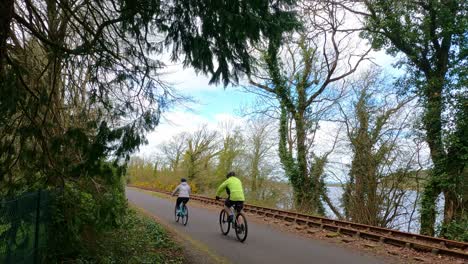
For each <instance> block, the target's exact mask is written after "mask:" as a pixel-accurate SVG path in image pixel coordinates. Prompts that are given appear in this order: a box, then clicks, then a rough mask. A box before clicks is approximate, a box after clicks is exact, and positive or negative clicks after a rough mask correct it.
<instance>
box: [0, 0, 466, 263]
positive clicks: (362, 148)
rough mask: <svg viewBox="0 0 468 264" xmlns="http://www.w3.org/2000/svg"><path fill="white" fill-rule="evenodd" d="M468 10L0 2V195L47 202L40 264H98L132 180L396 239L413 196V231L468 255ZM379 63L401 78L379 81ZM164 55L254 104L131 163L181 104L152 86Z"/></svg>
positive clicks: (442, 3)
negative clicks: (239, 199) (381, 59)
mask: <svg viewBox="0 0 468 264" xmlns="http://www.w3.org/2000/svg"><path fill="white" fill-rule="evenodd" d="M467 5H468V4H467V3H466V1H460V0H425V1H401V0H398V1H397V0H369V1H367V0H366V1H348V0H338V1H328V0H323V1H292V0H277V1H269V0H262V1H248V0H238V1H214V2H213V1H204V0H198V1H177V0H173V1H149V0H121V1H114V0H105V1H69V0H42V1H27V0H5V1H1V2H0V94H1V96H0V194H1V195H2V196H14V195H18V194H21V193H24V192H28V191H32V190H37V189H49V190H53V191H54V192H56V193H57V199H56V201H55V204H54V213H53V214H52V218H51V219H52V220H51V226H50V228H51V230H53V231H54V232H53V233H54V236H51V238H50V240H49V247H48V250H49V252H48V255H47V256H48V258H50V261H53V260H55V261H61V260H65V259H68V260H69V259H76V258H78V257H80V256H85V258H86V256H87V257H89V258H91V259H93V258H98V257H99V255H100V254H99V253H97V252H92V251H90V249H89V243H87V242H89V241H95V240H96V239H97V238H100V237H104V234H109V233H112V232H114V231H115V230H119V228H121V227H122V226H123V225H125V223H128V221H127V220H126V219H127V217H128V215H129V213H128V205H127V203H126V199H125V194H124V185H125V183H126V181H129V182H130V183H134V184H135V183H140V184H153V185H155V186H157V187H160V188H172V187H173V186H174V184H176V183H177V181H178V179H179V178H180V177H182V176H183V177H187V178H188V179H189V181H190V182H191V183H192V184H193V186H194V189H195V190H196V191H198V192H200V193H207V194H208V193H210V192H211V190H212V189H213V188H214V187H215V186H216V185H217V184H218V183H219V182H220V181H222V179H223V177H224V175H225V173H226V172H227V171H229V170H232V169H233V170H236V171H238V172H239V174H240V175H241V177H242V178H243V179H244V185H245V187H246V192H247V193H248V195H247V196H248V198H249V200H251V201H254V202H258V203H263V204H267V205H271V206H275V205H278V202H281V203H282V205H283V206H287V207H291V209H294V210H298V211H302V212H307V213H310V214H317V215H323V214H326V211H327V208H329V210H331V211H332V214H333V217H337V218H340V219H348V220H351V221H356V222H360V223H366V224H372V225H379V226H390V227H392V226H393V225H394V220H395V218H396V217H398V212H399V210H398V208H399V206H402V204H403V203H402V199H403V198H404V196H405V195H404V194H405V192H406V191H408V189H410V188H409V187H408V186H411V188H412V189H415V190H416V191H417V192H418V197H417V206H416V207H417V208H416V207H415V208H416V209H415V210H418V211H419V213H420V221H419V222H420V232H421V233H423V234H427V235H438V236H443V237H448V238H454V239H461V240H465V241H466V240H467V239H468V235H467V233H466V226H467V225H468V214H467V212H466V210H467V208H468V184H467V183H468V169H467V166H466V165H467V163H468V162H467V159H468V136H467V131H468V98H467V95H468V92H467V88H466V87H467V86H468V85H467V79H466V76H467V54H468V53H467V43H466V37H467V17H468V15H467ZM377 50H380V51H386V52H387V54H390V55H391V56H393V57H395V60H396V61H397V62H396V63H395V64H394V67H395V68H398V69H399V71H398V72H399V73H400V74H397V75H395V74H390V73H388V72H387V71H384V70H382V69H380V68H379V67H378V66H377V65H374V63H373V60H372V54H374V52H375V51H377ZM168 54H169V55H170V59H171V61H173V62H182V63H183V65H184V66H185V67H192V68H194V69H195V70H196V72H197V73H199V74H204V75H206V76H208V77H209V79H210V84H218V83H221V84H223V85H225V86H226V85H229V84H231V85H232V86H237V87H238V88H239V89H243V90H245V91H246V92H250V93H254V94H256V95H257V97H258V104H256V105H255V107H252V109H248V110H246V113H245V115H246V120H249V121H246V122H245V124H244V125H243V126H241V127H238V126H233V125H230V124H223V125H221V126H220V128H219V129H217V130H210V129H208V128H206V127H200V129H199V130H198V131H196V132H191V133H183V134H180V135H177V136H175V137H174V138H172V139H166V143H164V144H162V145H161V146H160V148H158V150H157V151H156V152H155V153H157V155H155V156H154V157H151V158H149V159H141V158H140V159H139V158H135V157H134V158H130V157H131V155H132V154H134V153H135V152H136V151H137V150H138V147H139V146H141V145H142V144H145V143H147V140H146V135H147V133H148V132H150V131H152V130H154V128H156V127H157V125H158V124H159V122H160V118H161V116H162V115H164V113H166V112H167V111H169V110H170V109H171V107H173V106H174V105H176V104H177V103H179V102H183V101H184V100H186V98H185V97H184V96H181V95H179V94H178V93H177V91H176V90H175V89H174V88H173V87H171V85H170V84H168V83H166V82H165V81H164V78H163V76H162V73H163V72H164V69H165V68H166V64H165V62H164V61H163V59H162V58H163V57H164V56H166V57H167V55H168ZM326 124H333V125H332V127H333V128H334V129H329V130H328V132H327V135H328V137H327V139H326V140H324V139H323V137H321V136H320V133H321V131H323V129H324V127H325V125H326ZM343 155H347V156H348V157H349V158H348V161H349V162H336V160H337V159H338V158H339V157H342V156H343ZM125 175H127V176H128V177H125ZM338 180H339V181H341V185H342V186H343V188H344V193H343V195H342V197H341V200H340V202H339V203H336V202H333V201H332V199H331V198H330V195H329V192H328V187H327V183H328V182H337V181H338ZM441 198H443V199H441ZM438 201H443V205H442V207H443V208H442V211H441V212H438V211H437V206H436V205H437V203H438ZM438 216H441V218H442V221H441V222H440V223H438V222H437V221H436V219H437V217H438ZM0 217H8V216H0ZM0 235H2V234H0ZM103 243H104V242H103ZM91 255H93V256H91Z"/></svg>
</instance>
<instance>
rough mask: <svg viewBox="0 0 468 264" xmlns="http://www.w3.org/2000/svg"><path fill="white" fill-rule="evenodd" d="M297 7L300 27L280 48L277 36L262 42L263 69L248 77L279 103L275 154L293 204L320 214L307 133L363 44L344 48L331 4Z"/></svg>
mask: <svg viewBox="0 0 468 264" xmlns="http://www.w3.org/2000/svg"><path fill="white" fill-rule="evenodd" d="M301 8H302V11H303V13H304V14H303V17H302V20H303V23H304V28H305V29H304V30H303V31H300V32H299V33H298V35H299V38H297V39H295V38H294V36H291V37H290V38H289V39H288V41H289V42H290V43H291V44H288V45H285V47H284V49H285V51H284V52H283V51H282V50H281V42H280V40H279V39H273V40H271V41H270V42H268V47H267V48H266V49H265V50H264V53H263V61H264V65H263V67H264V69H265V71H266V73H265V74H257V75H256V77H257V79H256V80H254V79H251V81H250V83H251V84H252V85H253V86H254V87H256V88H257V90H260V91H262V92H264V93H265V94H270V95H274V97H275V98H276V99H277V102H278V104H279V108H280V111H281V113H280V118H279V120H280V122H279V137H280V138H279V154H280V160H281V163H282V165H283V167H284V170H285V173H286V175H287V177H288V178H289V180H290V182H291V184H292V186H293V189H294V196H295V204H296V207H297V209H299V210H301V211H307V212H310V213H319V214H324V208H323V205H322V200H321V198H320V197H321V196H324V195H326V192H325V190H324V184H323V182H322V178H321V177H322V175H321V174H320V173H318V172H323V170H322V169H323V168H322V169H321V168H317V170H315V168H313V167H314V166H312V165H314V162H315V161H316V162H318V161H319V160H320V159H319V160H316V159H315V158H313V157H314V156H315V155H313V154H311V150H310V148H311V146H312V142H311V141H313V138H314V137H313V136H310V135H311V134H313V133H314V131H316V130H317V129H318V120H320V116H321V115H323V114H324V112H325V110H326V109H327V108H329V107H330V106H331V105H333V103H334V102H335V101H336V99H337V98H338V97H339V96H340V88H339V87H340V86H339V84H341V85H343V83H342V81H343V80H344V79H345V77H347V76H349V75H351V74H352V73H353V72H355V71H356V69H357V67H358V66H359V65H360V64H361V62H362V61H364V60H366V56H367V54H368V52H369V50H365V51H357V52H356V54H353V53H351V52H350V50H351V48H350V46H349V45H350V44H349V39H348V38H349V37H350V36H349V35H342V34H340V28H341V27H342V26H343V24H344V22H343V21H344V18H343V17H342V15H341V14H340V13H339V12H338V11H337V9H336V8H334V7H333V6H328V5H324V4H321V3H309V2H304V4H303V6H302V7H301ZM311 28H312V29H311ZM340 82H341V83H340ZM333 85H336V86H335V87H334V89H332V88H331V87H332V86H333ZM336 91H338V92H336ZM311 139H312V140H311ZM315 157H316V156H315ZM318 164H322V165H325V163H324V162H318V163H317V164H316V165H318Z"/></svg>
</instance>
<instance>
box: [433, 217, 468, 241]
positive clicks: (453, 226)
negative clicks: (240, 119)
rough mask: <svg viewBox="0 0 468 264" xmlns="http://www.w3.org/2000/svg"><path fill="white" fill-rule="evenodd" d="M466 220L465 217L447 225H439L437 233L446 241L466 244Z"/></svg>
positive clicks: (467, 224) (467, 232)
mask: <svg viewBox="0 0 468 264" xmlns="http://www.w3.org/2000/svg"><path fill="white" fill-rule="evenodd" d="M467 226H468V218H467V216H466V215H465V216H464V218H462V219H460V220H455V221H452V222H450V223H449V224H447V225H440V226H439V227H438V230H437V233H438V234H439V235H443V236H444V237H445V238H447V239H451V240H457V241H463V242H468V229H467V228H466V227H467Z"/></svg>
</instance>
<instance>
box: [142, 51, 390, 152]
mask: <svg viewBox="0 0 468 264" xmlns="http://www.w3.org/2000/svg"><path fill="white" fill-rule="evenodd" d="M372 57H373V61H374V63H376V64H377V65H379V66H381V67H383V68H384V70H385V71H386V72H392V71H395V70H394V69H393V68H392V66H391V64H392V63H393V62H394V61H395V58H393V57H391V56H389V55H386V54H385V53H384V52H383V51H379V52H373V54H372ZM167 64H168V67H167V69H166V70H165V73H164V74H163V76H162V79H163V80H165V81H166V82H168V83H169V84H170V85H171V86H172V87H173V88H174V89H175V90H176V91H177V92H179V93H180V94H182V95H184V96H188V97H191V99H192V102H188V103H185V104H183V105H178V106H176V107H174V108H172V109H169V111H167V112H165V113H163V117H162V119H161V122H160V124H159V125H158V126H157V127H156V129H155V130H154V131H153V132H151V133H149V134H148V135H147V139H148V144H147V145H144V146H141V147H140V150H139V152H137V153H136V155H138V156H144V157H151V156H153V155H154V154H155V153H156V152H157V146H158V145H159V144H160V143H162V142H164V141H166V140H169V139H170V138H171V137H172V136H174V135H176V134H178V133H181V132H193V131H195V130H197V129H198V128H200V127H201V126H203V125H207V126H208V127H209V128H212V129H216V128H217V127H218V124H219V123H221V122H227V121H229V122H234V123H235V124H239V125H241V124H242V123H243V122H244V120H245V119H246V117H243V115H242V109H243V108H246V107H249V106H252V105H253V104H255V101H256V95H254V94H251V93H247V92H245V91H244V90H243V89H242V87H233V86H231V85H230V86H228V87H223V86H222V85H209V78H208V77H206V76H204V75H203V74H196V73H195V71H194V70H193V69H191V68H185V69H184V68H183V67H182V65H181V64H174V63H170V62H167ZM325 127H328V126H325ZM323 132H326V131H323Z"/></svg>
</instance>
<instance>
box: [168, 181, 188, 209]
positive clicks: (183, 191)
mask: <svg viewBox="0 0 468 264" xmlns="http://www.w3.org/2000/svg"><path fill="white" fill-rule="evenodd" d="M190 191H191V190H190V185H188V183H187V180H186V179H185V178H182V179H180V184H179V185H178V186H177V187H176V188H175V189H174V191H173V192H172V196H174V195H175V194H176V193H177V192H178V193H179V196H178V197H177V201H176V208H177V211H179V210H180V207H179V205H180V204H181V203H183V204H184V205H185V204H187V203H188V201H189V200H190Z"/></svg>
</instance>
